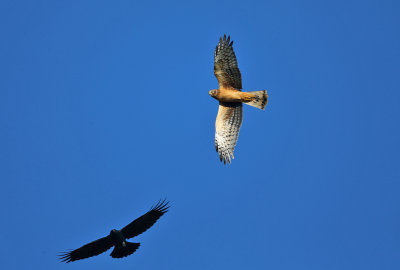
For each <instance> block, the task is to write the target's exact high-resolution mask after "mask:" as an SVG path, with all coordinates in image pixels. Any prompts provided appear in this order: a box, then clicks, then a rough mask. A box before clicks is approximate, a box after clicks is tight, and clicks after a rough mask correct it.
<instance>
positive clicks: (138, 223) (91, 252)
mask: <svg viewBox="0 0 400 270" xmlns="http://www.w3.org/2000/svg"><path fill="white" fill-rule="evenodd" d="M168 208H169V206H168V202H165V200H164V201H162V202H161V201H159V202H158V203H157V204H156V205H155V206H154V207H152V208H151V209H150V210H149V211H148V212H147V213H146V214H144V215H143V216H141V217H139V218H137V219H135V220H134V221H132V222H131V223H130V224H128V225H127V226H125V227H124V228H122V230H111V232H110V234H109V235H108V236H106V237H103V238H100V239H97V240H96V241H93V242H91V243H89V244H86V245H84V246H82V247H80V248H78V249H75V250H72V251H70V252H63V253H62V254H61V255H60V259H61V260H62V261H63V262H66V263H69V262H73V261H76V260H81V259H85V258H89V257H92V256H96V255H99V254H100V253H103V252H105V251H107V250H108V249H110V248H112V247H113V246H114V249H113V251H112V252H111V254H110V256H111V257H113V258H122V257H126V256H128V255H131V254H132V253H133V252H135V251H136V250H137V249H138V248H139V246H140V243H130V242H128V241H126V239H127V238H132V237H135V236H137V235H139V234H141V233H143V232H145V231H146V230H147V229H149V228H150V227H151V226H153V224H154V223H156V221H157V220H158V219H159V218H160V217H161V216H162V215H164V213H165V212H167V210H168Z"/></svg>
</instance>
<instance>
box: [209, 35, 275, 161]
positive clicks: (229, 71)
mask: <svg viewBox="0 0 400 270" xmlns="http://www.w3.org/2000/svg"><path fill="white" fill-rule="evenodd" d="M229 40H230V37H228V39H226V35H224V39H222V38H220V39H219V43H218V45H217V47H216V48H215V55H214V75H215V77H216V78H217V80H218V85H219V88H218V89H214V90H211V91H210V95H211V96H212V97H213V98H215V99H217V100H218V101H219V109H218V115H217V119H216V121H215V149H216V150H217V152H218V153H219V157H220V160H221V161H222V160H223V161H224V163H225V164H226V162H227V161H228V163H231V158H234V155H233V151H234V149H235V146H236V142H237V139H238V136H239V130H240V126H241V125H242V120H243V106H242V103H246V104H248V105H250V106H254V107H256V108H259V109H262V110H264V109H265V106H266V105H267V102H268V95H267V91H266V90H262V91H253V92H242V91H241V89H242V75H241V74H240V70H239V67H238V64H237V60H236V56H235V52H234V51H233V47H232V44H233V41H232V42H230V43H229Z"/></svg>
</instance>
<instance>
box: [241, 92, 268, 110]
mask: <svg viewBox="0 0 400 270" xmlns="http://www.w3.org/2000/svg"><path fill="white" fill-rule="evenodd" d="M247 93H249V94H251V95H252V96H253V97H252V99H251V100H250V101H248V102H244V103H246V104H247V105H250V106H253V107H256V108H259V109H261V110H264V109H265V106H267V103H268V94H267V90H261V91H252V92H247Z"/></svg>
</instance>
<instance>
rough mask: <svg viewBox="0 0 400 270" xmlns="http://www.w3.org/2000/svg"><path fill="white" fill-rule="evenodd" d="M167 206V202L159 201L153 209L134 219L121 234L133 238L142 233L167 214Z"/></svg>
mask: <svg viewBox="0 0 400 270" xmlns="http://www.w3.org/2000/svg"><path fill="white" fill-rule="evenodd" d="M168 208H169V206H168V202H165V200H164V201H162V202H161V201H159V202H158V203H157V204H156V205H155V206H154V207H152V208H151V209H150V210H149V211H148V212H147V213H146V214H144V215H143V216H141V217H139V218H137V219H135V220H134V221H132V222H131V223H129V224H128V225H126V226H125V227H124V228H122V230H121V233H122V234H123V235H124V237H126V238H132V237H135V236H137V235H139V234H141V233H144V232H145V231H147V229H149V228H150V227H151V226H153V225H154V223H156V221H157V220H158V219H159V218H160V217H161V216H162V215H164V213H166V212H167V210H168Z"/></svg>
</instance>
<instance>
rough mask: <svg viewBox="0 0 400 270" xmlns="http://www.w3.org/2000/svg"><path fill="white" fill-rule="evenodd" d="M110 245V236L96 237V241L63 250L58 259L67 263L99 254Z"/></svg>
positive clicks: (111, 244) (111, 243)
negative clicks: (69, 249) (67, 250)
mask: <svg viewBox="0 0 400 270" xmlns="http://www.w3.org/2000/svg"><path fill="white" fill-rule="evenodd" d="M112 246H113V242H112V239H111V237H110V236H107V237H103V238H100V239H97V240H96V241H93V242H90V243H89V244H86V245H84V246H82V247H80V248H78V249H75V250H72V251H69V252H64V253H62V254H60V259H61V260H62V261H63V262H66V263H69V262H73V261H76V260H81V259H85V258H89V257H92V256H96V255H99V254H100V253H103V252H104V251H107V249H109V248H111V247H112Z"/></svg>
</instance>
